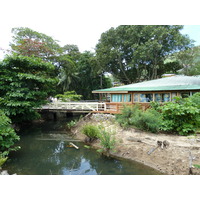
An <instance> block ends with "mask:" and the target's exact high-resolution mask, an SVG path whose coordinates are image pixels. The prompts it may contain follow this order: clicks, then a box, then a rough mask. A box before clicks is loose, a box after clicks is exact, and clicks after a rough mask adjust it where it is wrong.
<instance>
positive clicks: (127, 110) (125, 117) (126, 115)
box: [116, 105, 140, 128]
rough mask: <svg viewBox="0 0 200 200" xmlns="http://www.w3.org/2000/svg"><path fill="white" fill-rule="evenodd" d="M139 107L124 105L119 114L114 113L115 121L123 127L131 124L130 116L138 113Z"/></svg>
mask: <svg viewBox="0 0 200 200" xmlns="http://www.w3.org/2000/svg"><path fill="white" fill-rule="evenodd" d="M139 109H140V107H139V105H134V106H126V105H124V107H123V109H122V111H121V114H117V115H116V120H117V122H118V123H119V124H120V125H121V126H122V127H124V128H128V127H130V126H132V125H133V124H132V122H131V118H132V117H134V116H135V115H136V113H138V111H139Z"/></svg>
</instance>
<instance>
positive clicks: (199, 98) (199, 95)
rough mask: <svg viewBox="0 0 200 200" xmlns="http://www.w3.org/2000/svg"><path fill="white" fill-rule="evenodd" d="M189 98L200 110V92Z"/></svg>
mask: <svg viewBox="0 0 200 200" xmlns="http://www.w3.org/2000/svg"><path fill="white" fill-rule="evenodd" d="M189 98H190V99H191V101H192V102H193V103H194V104H196V106H197V107H198V108H199V109H200V92H197V93H195V94H194V95H193V96H191V97H189Z"/></svg>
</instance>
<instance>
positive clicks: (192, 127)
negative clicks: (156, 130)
mask: <svg viewBox="0 0 200 200" xmlns="http://www.w3.org/2000/svg"><path fill="white" fill-rule="evenodd" d="M161 110H162V116H163V120H164V121H163V124H162V130H164V131H173V132H176V133H179V134H180V135H188V134H191V133H195V131H196V129H197V128H198V126H199V123H200V119H199V114H200V109H199V108H198V107H197V105H196V104H195V103H193V102H192V100H191V98H184V99H182V98H181V97H176V98H175V101H174V102H168V103H166V104H165V105H163V106H162V107H161Z"/></svg>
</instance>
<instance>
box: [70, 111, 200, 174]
mask: <svg viewBox="0 0 200 200" xmlns="http://www.w3.org/2000/svg"><path fill="white" fill-rule="evenodd" d="M87 123H90V124H95V125H103V126H104V127H105V128H106V129H107V130H108V131H112V132H115V138H116V141H117V144H116V147H115V152H111V155H113V156H117V157H122V158H126V159H130V160H134V161H137V162H140V163H143V164H145V165H148V166H150V167H152V168H154V169H156V170H159V171H160V172H162V173H164V174H170V175H188V174H200V169H197V168H195V167H192V168H190V167H191V166H192V165H194V164H198V165H200V135H197V136H196V137H195V136H178V135H170V134H163V133H159V134H154V133H149V132H144V131H140V130H137V129H134V128H129V129H126V130H125V129H123V128H122V127H120V126H119V124H118V123H117V122H115V120H114V119H113V118H112V117H111V118H109V117H106V118H105V117H104V118H99V117H96V116H95V115H94V114H93V115H92V116H89V117H85V118H83V119H82V120H80V121H79V122H78V123H77V125H76V126H75V127H74V128H73V129H72V132H73V133H74V135H75V137H76V138H77V139H80V140H82V141H84V139H85V136H84V135H83V134H82V133H81V128H82V127H83V126H84V125H85V124H87ZM158 141H161V144H162V145H161V146H159V147H158V148H157V149H156V150H155V151H153V152H152V149H153V148H155V147H157V142H158ZM163 141H167V142H166V143H165V142H164V144H167V145H166V146H164V145H163V143H162V142H163ZM92 145H93V146H94V147H95V148H98V147H100V144H99V141H96V142H94V143H93V144H92ZM191 158H193V160H192V165H191Z"/></svg>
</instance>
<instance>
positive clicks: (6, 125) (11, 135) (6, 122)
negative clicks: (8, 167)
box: [0, 110, 19, 154]
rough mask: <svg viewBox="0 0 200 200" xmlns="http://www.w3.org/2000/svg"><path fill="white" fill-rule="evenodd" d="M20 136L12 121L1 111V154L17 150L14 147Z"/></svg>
mask: <svg viewBox="0 0 200 200" xmlns="http://www.w3.org/2000/svg"><path fill="white" fill-rule="evenodd" d="M18 140H19V136H18V135H17V134H16V133H15V131H14V129H13V128H12V127H11V120H10V119H9V118H8V117H7V116H6V115H5V114H4V112H3V111H1V110H0V153H1V154H2V153H3V152H6V151H8V152H9V151H13V150H16V149H17V148H16V147H13V145H14V144H15V142H16V141H18Z"/></svg>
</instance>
